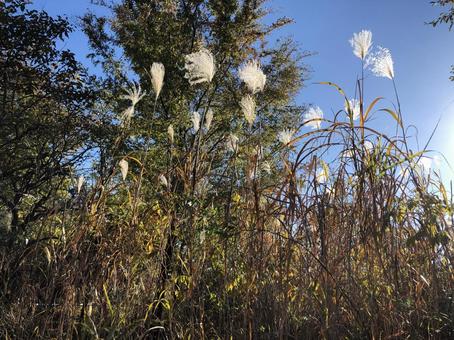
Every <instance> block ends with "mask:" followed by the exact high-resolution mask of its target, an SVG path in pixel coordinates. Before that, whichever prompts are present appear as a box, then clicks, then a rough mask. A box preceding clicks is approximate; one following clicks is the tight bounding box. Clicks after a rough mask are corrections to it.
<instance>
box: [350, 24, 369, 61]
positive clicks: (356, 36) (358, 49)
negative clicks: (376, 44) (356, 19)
mask: <svg viewBox="0 0 454 340" xmlns="http://www.w3.org/2000/svg"><path fill="white" fill-rule="evenodd" d="M350 44H351V45H352V47H353V54H354V55H355V56H357V57H358V58H360V59H361V60H364V59H365V58H366V56H367V54H368V53H369V50H370V47H371V46H372V32H371V31H366V30H362V31H361V32H359V33H353V38H351V39H350Z"/></svg>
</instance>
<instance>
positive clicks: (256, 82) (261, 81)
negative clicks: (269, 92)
mask: <svg viewBox="0 0 454 340" xmlns="http://www.w3.org/2000/svg"><path fill="white" fill-rule="evenodd" d="M238 75H239V77H240V79H241V80H242V81H243V82H244V83H245V84H246V86H247V88H248V89H249V91H251V92H252V93H257V92H261V91H263V89H264V88H265V83H266V75H265V74H264V73H263V71H262V70H261V68H260V64H259V62H258V61H257V60H250V61H248V62H247V63H246V64H244V65H243V66H242V67H241V68H240V70H239V71H238Z"/></svg>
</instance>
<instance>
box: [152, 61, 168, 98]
mask: <svg viewBox="0 0 454 340" xmlns="http://www.w3.org/2000/svg"><path fill="white" fill-rule="evenodd" d="M164 75H165V68H164V65H163V64H161V63H153V64H152V65H151V68H150V78H151V85H152V86H153V91H154V93H155V100H157V99H158V97H159V94H160V93H161V90H162V85H163V84H164Z"/></svg>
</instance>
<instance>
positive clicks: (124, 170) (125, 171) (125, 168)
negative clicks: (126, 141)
mask: <svg viewBox="0 0 454 340" xmlns="http://www.w3.org/2000/svg"><path fill="white" fill-rule="evenodd" d="M118 165H119V166H120V171H121V176H122V177H123V180H125V179H126V176H127V175H128V169H129V164H128V162H127V161H126V160H124V159H122V160H121V161H120V162H118Z"/></svg>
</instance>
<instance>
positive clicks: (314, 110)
mask: <svg viewBox="0 0 454 340" xmlns="http://www.w3.org/2000/svg"><path fill="white" fill-rule="evenodd" d="M322 119H323V111H322V109H320V108H319V107H318V106H314V107H310V108H309V110H307V112H306V113H305V114H304V123H305V125H307V126H309V127H310V128H312V129H320V127H321V125H322Z"/></svg>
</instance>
